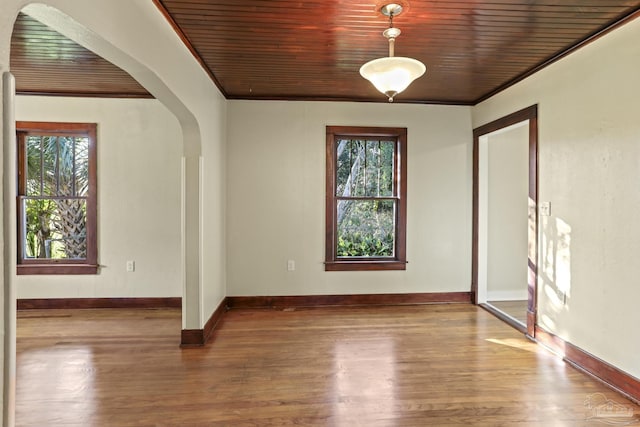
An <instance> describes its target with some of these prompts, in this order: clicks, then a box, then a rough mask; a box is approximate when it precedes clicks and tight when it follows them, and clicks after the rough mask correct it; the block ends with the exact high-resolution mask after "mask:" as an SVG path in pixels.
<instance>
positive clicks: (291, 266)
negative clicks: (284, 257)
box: [287, 259, 296, 271]
mask: <svg viewBox="0 0 640 427" xmlns="http://www.w3.org/2000/svg"><path fill="white" fill-rule="evenodd" d="M295 270H296V262H295V261H294V260H292V259H290V260H289V261H287V271H295Z"/></svg>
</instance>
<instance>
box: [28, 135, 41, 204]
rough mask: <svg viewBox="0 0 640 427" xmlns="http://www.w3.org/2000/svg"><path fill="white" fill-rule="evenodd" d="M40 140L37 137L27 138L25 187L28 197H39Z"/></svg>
mask: <svg viewBox="0 0 640 427" xmlns="http://www.w3.org/2000/svg"><path fill="white" fill-rule="evenodd" d="M41 144H42V138H41V137H39V136H28V137H27V165H26V166H27V177H26V178H27V183H26V184H27V185H26V193H27V195H28V196H39V195H40V190H41V188H40V183H41V182H42V163H41V160H42V151H41Z"/></svg>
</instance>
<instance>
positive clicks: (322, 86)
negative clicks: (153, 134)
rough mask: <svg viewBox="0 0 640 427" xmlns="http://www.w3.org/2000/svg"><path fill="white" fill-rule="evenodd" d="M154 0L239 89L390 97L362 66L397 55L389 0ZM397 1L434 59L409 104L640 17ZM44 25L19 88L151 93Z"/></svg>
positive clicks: (25, 40)
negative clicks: (391, 47)
mask: <svg viewBox="0 0 640 427" xmlns="http://www.w3.org/2000/svg"><path fill="white" fill-rule="evenodd" d="M153 1H154V3H155V4H156V5H157V6H158V8H159V9H160V11H161V12H162V13H163V14H164V15H165V17H167V19H168V20H169V22H170V23H171V24H172V25H173V26H174V29H175V30H176V31H177V32H178V34H179V35H180V37H182V39H183V40H184V41H185V44H186V45H187V47H188V48H189V49H190V50H191V51H192V53H193V54H194V56H195V57H196V58H197V60H198V61H199V62H200V63H201V65H202V66H203V67H204V68H205V70H206V71H207V72H208V73H209V75H210V76H211V78H212V79H213V80H214V81H215V82H216V84H217V85H218V87H219V88H220V90H221V91H222V93H223V94H224V95H225V96H226V97H227V98H228V99H286V100H345V101H374V102H386V97H385V96H384V95H382V94H380V93H379V92H378V91H377V90H376V89H375V88H374V87H373V86H372V85H371V84H370V83H369V82H368V81H366V80H365V79H363V78H362V77H361V76H360V74H359V69H360V66H361V65H362V64H364V63H365V62H367V61H369V60H372V59H375V58H379V57H383V56H387V53H388V50H387V49H388V45H387V41H386V39H385V38H384V37H383V36H382V31H383V30H384V29H386V28H387V26H388V18H387V17H385V16H383V15H382V14H381V13H380V12H379V10H380V7H381V6H383V5H384V4H385V3H386V2H385V1H380V0H334V1H332V2H326V1H320V0H305V1H300V0H243V1H237V0H153ZM396 2H397V3H400V4H402V6H403V7H404V11H403V13H402V14H401V15H400V16H398V17H396V18H394V24H395V26H396V27H398V28H400V29H401V30H402V34H401V35H400V36H399V37H398V39H397V41H396V55H398V56H408V57H412V58H416V59H418V60H420V61H422V62H423V63H424V64H425V65H426V66H427V72H426V74H425V75H424V76H423V77H421V78H419V79H418V80H416V81H414V82H413V83H412V84H411V86H409V88H408V89H406V90H405V91H404V92H403V93H401V94H399V95H398V96H397V97H396V102H410V103H444V104H460V105H473V104H476V103H477V102H479V101H482V100H483V99H486V98H487V97H488V96H490V95H492V94H494V93H497V92H498V91H500V90H503V89H504V88H506V87H508V86H509V85H511V84H513V83H514V82H516V81H519V80H520V79H522V78H524V77H525V76H527V75H530V74H531V73H533V72H535V71H536V70H539V69H540V68H541V67H543V66H545V65H546V64H549V63H551V62H553V61H554V60H556V59H557V58H559V57H561V56H562V55H563V54H565V53H567V52H570V51H571V50H572V49H574V48H575V47H576V46H579V45H581V44H584V43H585V42H586V41H588V40H590V38H592V37H594V36H596V35H597V34H599V33H600V32H602V31H603V30H605V29H607V28H610V27H611V26H612V25H614V24H615V23H616V22H622V21H624V20H625V19H631V18H634V17H636V16H638V15H640V0H486V1H482V0H446V1H445V0H408V1H406V0H397V1H396ZM42 27H43V26H42V25H41V24H39V23H37V22H34V21H33V20H30V18H28V17H24V15H21V17H20V18H19V19H18V22H17V23H16V26H15V28H14V40H13V43H12V52H11V60H12V63H11V66H12V70H13V71H14V74H15V75H16V82H17V86H18V90H22V91H24V92H26V93H28V92H40V91H46V90H47V88H48V90H49V91H52V90H53V91H56V90H57V91H67V90H68V91H71V92H74V91H76V92H78V93H80V92H83V91H84V92H85V93H86V94H88V95H89V96H91V95H92V94H100V93H113V94H117V93H121V94H129V96H144V94H145V93H146V91H144V89H143V88H141V87H139V85H137V83H135V81H133V79H131V78H129V79H127V78H126V77H125V76H123V75H122V73H124V72H123V71H122V70H120V69H117V67H116V69H115V70H114V69H113V68H109V67H108V65H109V64H108V63H106V61H104V60H102V59H100V58H98V57H95V55H93V54H91V52H88V51H86V50H85V51H83V50H82V48H80V47H79V46H77V45H75V44H74V43H73V42H70V41H69V40H66V39H64V37H62V36H60V35H59V34H58V35H56V34H57V33H55V32H52V31H51V30H49V29H48V28H46V27H44V28H42ZM78 48H80V49H78ZM92 55H93V56H92ZM101 61H102V62H101ZM103 62H105V63H106V64H104V63H103ZM124 74H126V73H124ZM43 75H47V76H49V77H48V78H47V81H43V79H42V77H43ZM136 85H137V86H136ZM52 88H53V89H52ZM147 95H148V94H147Z"/></svg>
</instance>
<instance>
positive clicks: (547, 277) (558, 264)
mask: <svg viewBox="0 0 640 427" xmlns="http://www.w3.org/2000/svg"><path fill="white" fill-rule="evenodd" d="M540 222H541V224H540V225H541V227H542V233H541V238H542V242H541V257H540V260H541V264H542V265H541V268H540V274H539V281H540V283H539V284H540V286H541V287H542V291H543V292H544V295H545V297H546V300H547V301H548V304H547V309H548V311H550V312H551V313H550V314H558V313H560V312H562V311H568V310H569V305H568V299H569V298H570V297H571V226H570V225H569V224H567V223H566V222H565V221H563V220H562V219H561V218H557V217H550V216H542V217H541V221H540ZM542 326H544V327H548V328H550V329H551V330H553V331H555V326H556V324H555V321H554V320H553V319H552V318H551V317H549V316H548V315H546V314H543V315H542Z"/></svg>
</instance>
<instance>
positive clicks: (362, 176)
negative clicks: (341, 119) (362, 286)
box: [325, 126, 407, 271]
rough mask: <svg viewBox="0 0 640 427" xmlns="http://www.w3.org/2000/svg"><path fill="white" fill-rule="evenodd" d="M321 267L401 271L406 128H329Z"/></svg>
mask: <svg viewBox="0 0 640 427" xmlns="http://www.w3.org/2000/svg"><path fill="white" fill-rule="evenodd" d="M326 148H327V154H326V156H327V187H326V248H325V270H327V271H344V270H404V269H405V268H406V235H407V231H406V227H407V129H406V128H380V127H344V126H327V147H326Z"/></svg>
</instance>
